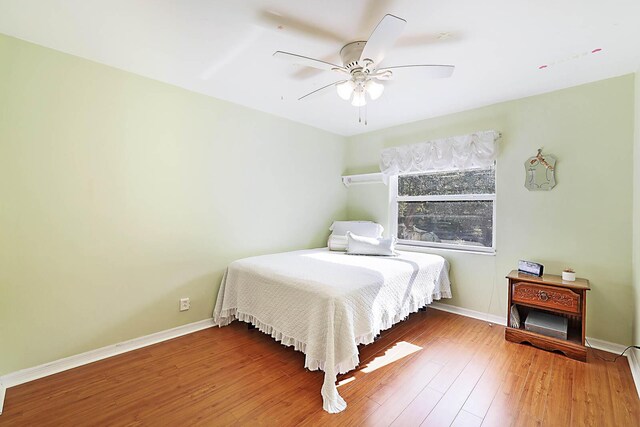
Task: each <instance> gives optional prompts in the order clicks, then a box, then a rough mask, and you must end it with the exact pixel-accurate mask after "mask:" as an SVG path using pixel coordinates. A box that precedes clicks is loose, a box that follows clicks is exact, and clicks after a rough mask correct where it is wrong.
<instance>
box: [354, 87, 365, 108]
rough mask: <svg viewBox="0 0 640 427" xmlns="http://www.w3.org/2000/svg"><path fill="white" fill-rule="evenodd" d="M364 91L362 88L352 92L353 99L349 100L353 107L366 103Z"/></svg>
mask: <svg viewBox="0 0 640 427" xmlns="http://www.w3.org/2000/svg"><path fill="white" fill-rule="evenodd" d="M364 94H365V92H364V91H363V90H356V91H355V92H354V93H353V99H352V100H351V105H353V106H354V107H363V106H365V105H367V100H366V98H365V96H364Z"/></svg>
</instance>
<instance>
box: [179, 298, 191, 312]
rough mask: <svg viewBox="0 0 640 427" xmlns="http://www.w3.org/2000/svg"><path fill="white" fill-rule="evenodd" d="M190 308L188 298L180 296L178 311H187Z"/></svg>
mask: <svg viewBox="0 0 640 427" xmlns="http://www.w3.org/2000/svg"><path fill="white" fill-rule="evenodd" d="M190 308H191V301H190V300H189V298H180V311H187V310H189V309H190Z"/></svg>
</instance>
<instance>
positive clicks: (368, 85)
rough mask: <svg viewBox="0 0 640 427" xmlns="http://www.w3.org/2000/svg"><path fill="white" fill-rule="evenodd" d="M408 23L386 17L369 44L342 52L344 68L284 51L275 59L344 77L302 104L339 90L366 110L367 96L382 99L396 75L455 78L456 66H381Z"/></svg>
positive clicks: (357, 44) (353, 44)
mask: <svg viewBox="0 0 640 427" xmlns="http://www.w3.org/2000/svg"><path fill="white" fill-rule="evenodd" d="M406 23H407V21H405V20H404V19H402V18H398V17H397V16H394V15H390V14H387V15H385V16H384V17H383V18H382V20H381V21H380V23H378V25H377V26H376V28H375V29H374V30H373V33H372V34H371V36H370V37H369V40H367V41H356V42H351V43H348V44H347V45H345V46H344V47H343V48H342V49H341V50H340V57H341V58H342V64H343V65H336V64H332V63H330V62H326V61H322V60H319V59H313V58H309V57H307V56H303V55H297V54H295V53H289V52H282V51H277V52H275V53H274V54H273V56H274V57H276V58H281V59H284V60H287V61H289V62H292V63H294V64H298V65H303V66H306V67H312V68H317V69H320V70H324V71H333V72H336V73H339V74H341V75H342V79H341V80H338V81H336V82H333V83H330V84H328V85H326V86H323V87H321V88H319V89H316V90H314V91H313V92H310V93H308V94H306V95H303V96H301V97H300V98H298V100H300V101H301V100H303V99H309V98H312V97H314V96H315V95H318V94H321V93H324V92H325V91H327V90H330V89H331V87H333V86H335V88H336V91H337V93H338V96H339V97H340V98H342V99H344V100H345V101H351V105H353V106H356V107H362V106H364V105H366V104H367V96H368V97H369V98H370V99H371V100H376V99H378V98H380V96H381V95H382V92H384V84H382V82H384V81H386V80H391V79H393V78H394V77H395V74H394V73H395V72H396V71H401V70H416V71H421V76H420V77H425V78H442V77H450V76H451V74H453V70H454V68H455V67H454V66H453V65H397V66H391V67H382V66H381V65H380V64H381V62H382V61H383V59H384V57H385V54H386V52H387V51H388V50H389V49H390V48H391V47H392V46H393V45H394V43H395V42H396V40H397V39H398V37H399V36H400V34H401V33H402V30H403V29H404V26H405V24H406Z"/></svg>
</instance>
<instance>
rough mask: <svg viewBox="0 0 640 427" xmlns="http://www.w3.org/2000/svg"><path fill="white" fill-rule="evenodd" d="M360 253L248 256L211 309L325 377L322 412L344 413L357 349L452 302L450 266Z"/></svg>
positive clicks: (417, 256) (436, 260) (233, 267)
mask: <svg viewBox="0 0 640 427" xmlns="http://www.w3.org/2000/svg"><path fill="white" fill-rule="evenodd" d="M398 254H399V255H398V256H395V257H382V256H358V255H350V254H347V253H344V252H334V251H330V250H328V248H321V249H310V250H301V251H294V252H285V253H279V254H272V255H263V256H256V257H251V258H245V259H241V260H238V261H234V262H233V263H231V264H230V265H229V267H228V269H227V271H226V273H225V275H224V277H223V279H222V284H221V286H220V291H219V293H218V298H217V301H216V305H215V308H214V312H213V318H214V322H215V324H216V325H218V326H225V325H228V324H229V323H231V322H232V321H234V320H236V319H237V320H241V321H244V322H248V323H251V324H253V325H254V326H256V327H257V328H258V329H259V330H260V331H262V332H264V333H266V334H269V335H271V336H272V337H273V338H274V339H276V340H277V341H280V342H281V343H282V344H283V345H285V346H293V347H294V348H295V349H296V350H298V351H301V352H303V353H304V354H305V367H306V368H308V369H309V370H317V369H320V370H323V371H324V372H325V377H324V383H323V385H322V390H321V394H322V398H323V408H324V409H325V410H326V411H327V412H331V413H335V412H340V411H342V410H344V409H345V408H346V406H347V405H346V402H345V401H344V399H342V397H340V395H339V394H338V390H337V388H336V385H335V382H336V378H337V375H338V374H342V373H346V372H348V371H350V370H352V369H354V368H355V367H356V366H357V365H358V363H359V359H358V345H359V344H369V343H371V342H373V341H374V339H375V337H376V336H377V335H378V334H379V333H380V332H381V331H383V330H385V329H388V328H390V327H391V326H393V325H394V324H395V323H397V322H400V321H401V320H403V319H404V318H406V317H407V316H408V315H409V314H410V313H413V312H416V311H418V310H419V309H420V308H421V307H423V306H425V305H427V304H430V303H431V302H432V301H433V300H438V299H440V298H450V297H451V288H450V283H449V276H448V270H449V265H448V263H447V261H446V260H445V259H444V258H442V257H440V256H437V255H429V254H423V253H416V252H398Z"/></svg>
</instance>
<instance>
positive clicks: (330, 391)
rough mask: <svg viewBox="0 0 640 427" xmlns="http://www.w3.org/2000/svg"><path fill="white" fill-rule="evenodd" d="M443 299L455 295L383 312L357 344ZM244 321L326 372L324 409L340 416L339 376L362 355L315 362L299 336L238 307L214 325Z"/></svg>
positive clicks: (308, 365) (432, 297)
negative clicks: (331, 363) (328, 363)
mask: <svg viewBox="0 0 640 427" xmlns="http://www.w3.org/2000/svg"><path fill="white" fill-rule="evenodd" d="M441 298H451V292H439V293H436V294H433V295H428V296H426V297H424V298H422V299H420V300H413V301H410V303H409V304H407V305H405V306H404V307H403V308H402V310H401V311H400V312H399V313H397V314H394V315H391V314H390V313H388V312H385V313H383V316H382V319H381V322H380V327H378V328H377V329H376V330H374V331H371V332H367V333H366V334H363V335H360V336H357V337H356V338H355V341H356V345H360V344H365V345H366V344H371V343H372V342H374V340H375V338H376V337H377V336H378V335H379V334H380V333H381V332H382V331H384V330H387V329H390V328H391V327H392V326H393V325H395V324H396V323H399V322H401V321H403V320H405V319H406V318H407V317H408V316H409V314H411V313H415V312H417V311H418V310H419V309H420V308H421V307H424V306H426V305H429V304H431V303H432V302H433V300H439V299H441ZM236 319H237V320H240V321H242V322H246V323H250V324H252V325H253V326H255V327H256V328H257V329H258V330H259V331H260V332H263V333H265V334H267V335H270V336H271V337H272V338H273V339H275V340H276V341H278V342H280V343H281V344H282V345H284V346H287V347H293V348H294V349H295V350H297V351H300V352H302V353H304V354H305V363H304V367H305V368H307V369H309V370H310V371H316V370H321V371H324V372H325V380H324V385H323V387H322V400H323V408H324V410H325V411H327V412H329V413H337V412H341V411H343V410H344V409H345V408H346V407H347V404H346V402H345V401H344V399H342V397H341V396H340V395H339V394H338V389H337V388H336V385H335V382H336V379H337V375H338V374H346V373H347V372H349V371H351V370H353V369H355V368H356V367H357V366H358V365H359V364H360V359H359V357H358V352H357V351H356V353H354V354H352V355H351V356H349V357H348V358H346V359H344V360H341V361H338V362H337V363H336V364H335V365H334V366H329V367H328V368H329V369H327V366H325V360H320V359H315V358H311V357H309V355H307V353H306V348H307V344H306V343H305V342H304V341H302V340H299V339H297V338H295V337H290V336H287V335H285V334H283V333H282V332H280V331H278V330H277V329H276V328H275V327H273V326H272V325H269V324H266V323H264V322H261V321H260V320H259V319H257V318H256V317H255V316H253V315H251V314H248V313H243V312H240V311H238V309H237V308H230V309H226V310H222V311H221V312H220V313H219V315H217V316H215V317H214V319H213V320H214V323H215V324H216V325H217V326H219V327H222V326H226V325H228V324H230V323H231V322H233V321H234V320H236Z"/></svg>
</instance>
